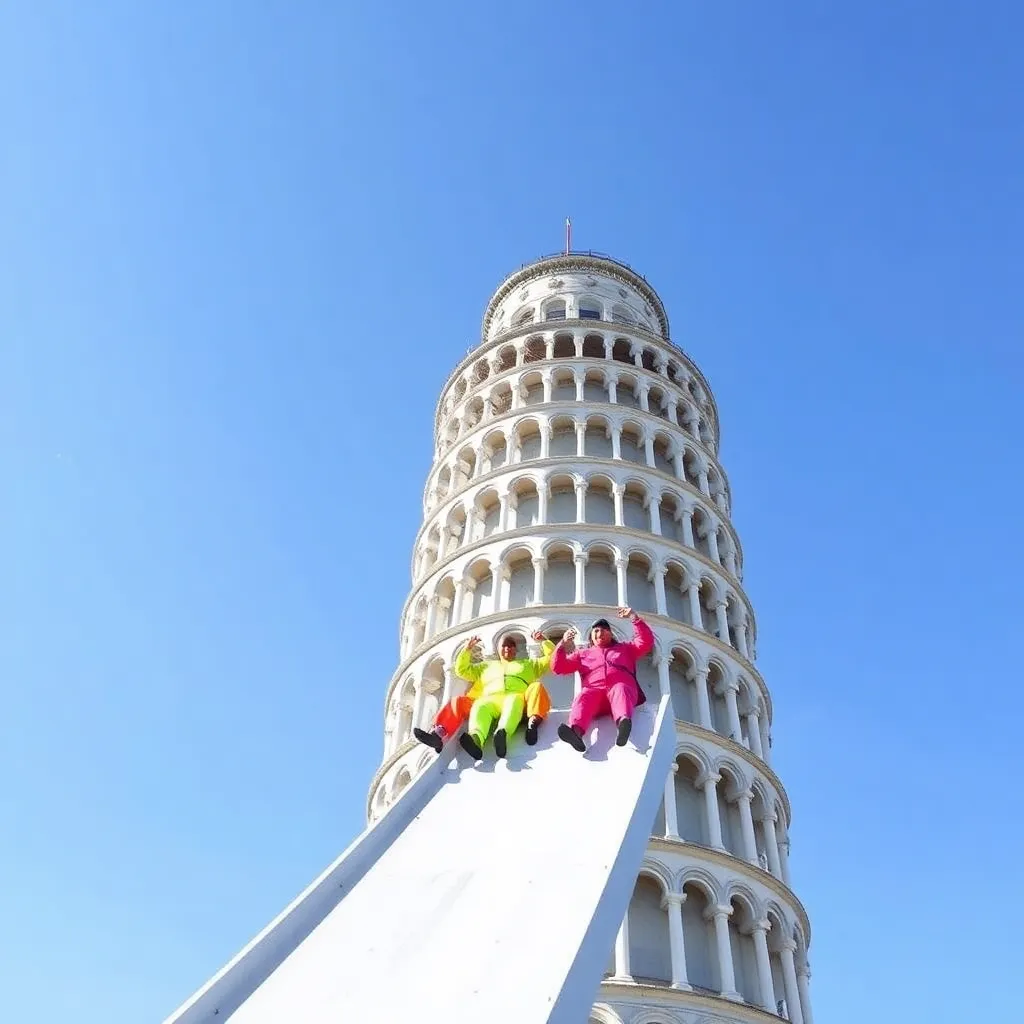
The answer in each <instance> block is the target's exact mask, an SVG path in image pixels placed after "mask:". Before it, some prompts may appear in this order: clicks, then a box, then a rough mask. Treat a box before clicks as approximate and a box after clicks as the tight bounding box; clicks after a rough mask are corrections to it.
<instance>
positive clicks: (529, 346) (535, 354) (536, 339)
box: [523, 334, 547, 363]
mask: <svg viewBox="0 0 1024 1024" xmlns="http://www.w3.org/2000/svg"><path fill="white" fill-rule="evenodd" d="M546 355H547V345H545V344H544V338H543V336H542V335H540V334H534V335H531V336H530V337H529V338H527V339H526V344H525V345H523V362H524V363H539V362H540V361H541V360H542V359H544V357H545V356H546Z"/></svg>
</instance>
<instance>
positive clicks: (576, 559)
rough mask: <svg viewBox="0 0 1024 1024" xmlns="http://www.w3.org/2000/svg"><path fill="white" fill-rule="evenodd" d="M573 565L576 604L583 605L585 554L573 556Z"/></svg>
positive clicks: (585, 594)
mask: <svg viewBox="0 0 1024 1024" xmlns="http://www.w3.org/2000/svg"><path fill="white" fill-rule="evenodd" d="M572 560H573V563H574V564H575V566H576V596H575V602H576V604H585V603H586V596H587V577H586V571H585V570H586V565H587V556H586V555H585V554H579V555H573V558H572Z"/></svg>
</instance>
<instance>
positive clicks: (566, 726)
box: [551, 608, 654, 754]
mask: <svg viewBox="0 0 1024 1024" xmlns="http://www.w3.org/2000/svg"><path fill="white" fill-rule="evenodd" d="M619 618H620V619H627V618H628V619H632V620H633V639H632V640H626V641H621V642H620V641H616V639H615V636H614V634H613V633H612V627H611V623H609V622H608V620H607V619H598V620H597V621H596V622H595V623H594V624H593V625H592V626H591V627H590V643H591V646H590V647H584V648H582V649H580V650H574V651H572V652H571V653H570V652H569V651H568V650H566V648H567V646H569V645H571V644H572V642H573V641H574V640H575V638H576V630H575V629H573V628H570V629H568V630H567V631H566V634H565V636H563V637H562V639H561V640H560V641H559V643H558V645H557V646H556V647H555V652H554V654H553V655H552V658H551V671H552V672H554V673H555V674H556V675H561V676H566V675H569V674H570V673H572V672H579V674H580V683H581V684H582V685H581V689H580V692H579V693H578V694H576V696H575V697H574V698H573V702H572V708H571V709H570V711H569V721H568V722H567V723H563V724H562V725H560V726H559V727H558V736H559V738H560V739H563V740H565V742H566V743H568V744H569V745H570V746H573V747H575V748H576V749H577V750H578V751H579V752H580V753H581V754H582V753H583V752H584V751H585V750H586V749H587V744H586V742H585V741H584V739H583V734H584V733H585V732H586V731H587V729H588V728H589V727H590V723H591V722H592V721H593V719H594V718H595V717H596V716H598V715H605V714H610V715H611V716H612V718H613V719H614V720H615V722H616V725H617V726H618V735H617V736H616V739H615V744H616V746H619V747H622V746H625V744H626V740H628V739H629V733H630V730H631V729H632V728H633V709H634V708H636V707H638V706H639V705H640V704H643V703H644V701H646V700H647V698H646V697H645V696H644V691H643V690H642V689H641V687H640V683H639V682H638V681H637V678H636V664H637V662H638V661H639V660H640V659H641V658H642V657H644V655H645V654H649V653H650V652H651V650H652V648H653V647H654V634H653V633H652V632H651V627H650V626H648V625H647V623H646V622H644V620H643V619H641V618H640V616H639V615H637V614H636V613H635V612H634V611H633V609H632V608H620V609H619Z"/></svg>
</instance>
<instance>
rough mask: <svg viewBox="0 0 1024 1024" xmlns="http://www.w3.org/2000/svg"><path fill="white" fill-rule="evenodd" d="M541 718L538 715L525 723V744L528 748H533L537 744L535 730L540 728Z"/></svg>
mask: <svg viewBox="0 0 1024 1024" xmlns="http://www.w3.org/2000/svg"><path fill="white" fill-rule="evenodd" d="M540 723H541V717H540V715H534V716H533V717H532V718H531V719H530V720H529V721H528V722H527V723H526V742H527V744H528V745H529V746H531V747H532V746H535V745H536V743H537V730H538V729H539V728H540Z"/></svg>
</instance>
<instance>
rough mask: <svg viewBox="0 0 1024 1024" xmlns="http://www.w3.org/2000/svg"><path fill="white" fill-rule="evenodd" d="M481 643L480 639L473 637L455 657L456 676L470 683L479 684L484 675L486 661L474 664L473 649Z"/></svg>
mask: <svg viewBox="0 0 1024 1024" xmlns="http://www.w3.org/2000/svg"><path fill="white" fill-rule="evenodd" d="M479 643H480V637H478V636H471V637H470V638H469V639H468V640H467V641H466V644H465V646H464V647H463V648H462V650H461V651H459V653H458V654H457V655H456V656H455V665H454V669H455V674H456V675H457V676H458V677H459V678H460V679H465V680H466V682H468V683H475V682H477V681H478V680H479V679H480V677H481V676H482V675H483V674H484V670H485V669H486V668H487V663H486V662H484V661H478V662H476V663H474V662H473V648H474V647H476V646H477V644H479Z"/></svg>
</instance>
